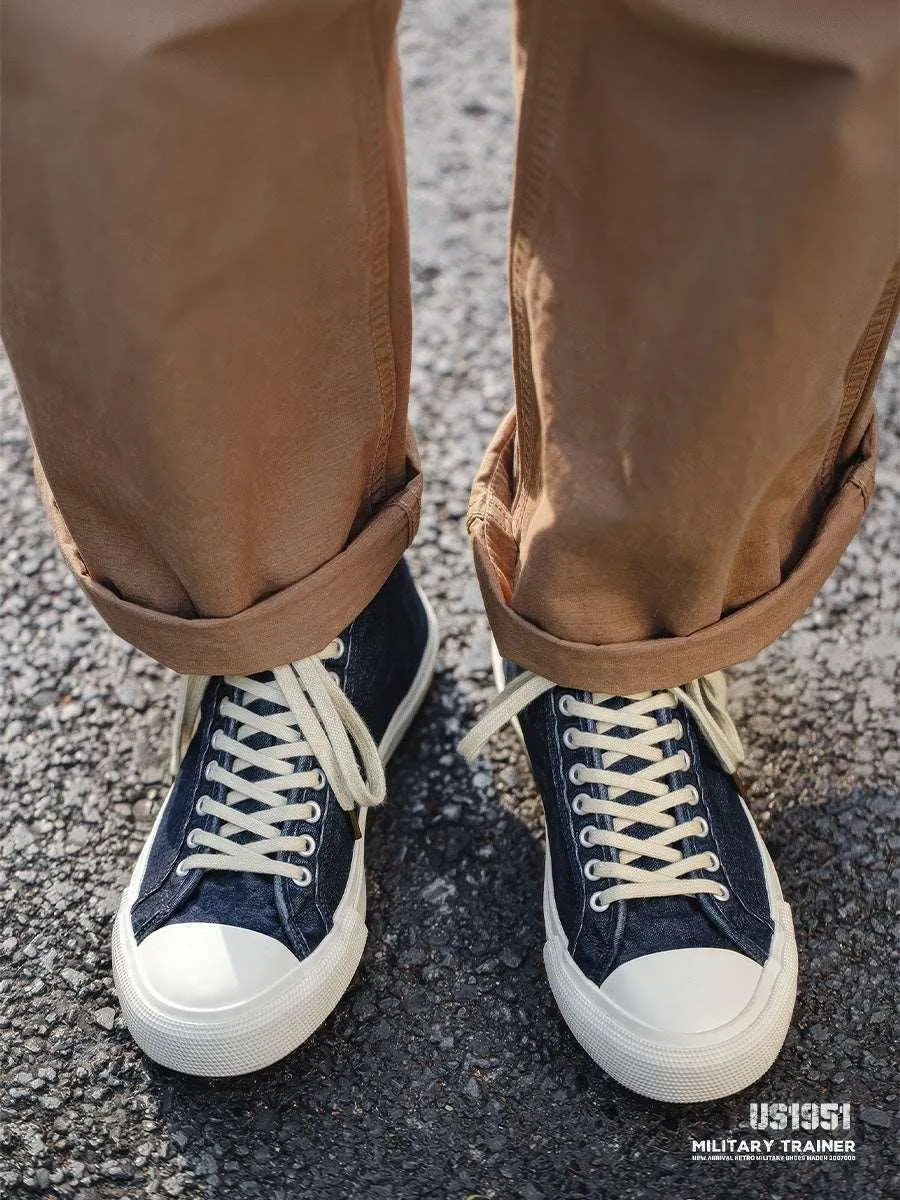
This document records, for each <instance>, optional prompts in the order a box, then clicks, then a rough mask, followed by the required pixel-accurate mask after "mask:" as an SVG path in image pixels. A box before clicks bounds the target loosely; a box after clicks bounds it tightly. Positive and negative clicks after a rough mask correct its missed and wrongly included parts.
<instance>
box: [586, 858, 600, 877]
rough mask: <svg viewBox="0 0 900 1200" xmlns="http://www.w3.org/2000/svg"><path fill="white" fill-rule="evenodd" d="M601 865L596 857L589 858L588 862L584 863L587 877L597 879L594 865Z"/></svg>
mask: <svg viewBox="0 0 900 1200" xmlns="http://www.w3.org/2000/svg"><path fill="white" fill-rule="evenodd" d="M599 866H600V863H599V862H598V861H597V859H596V858H589V859H588V860H587V862H586V863H585V864H584V877H585V879H596V878H597V876H596V875H595V874H594V867H599Z"/></svg>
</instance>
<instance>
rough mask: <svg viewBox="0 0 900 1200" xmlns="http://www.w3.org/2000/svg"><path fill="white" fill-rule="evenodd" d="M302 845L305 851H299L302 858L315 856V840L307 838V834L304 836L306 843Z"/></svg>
mask: <svg viewBox="0 0 900 1200" xmlns="http://www.w3.org/2000/svg"><path fill="white" fill-rule="evenodd" d="M304 845H305V849H303V850H301V851H300V853H301V854H302V855H303V857H304V858H309V856H310V855H311V854H315V852H316V839H315V838H314V837H310V836H309V834H307V835H306V842H305V843H304Z"/></svg>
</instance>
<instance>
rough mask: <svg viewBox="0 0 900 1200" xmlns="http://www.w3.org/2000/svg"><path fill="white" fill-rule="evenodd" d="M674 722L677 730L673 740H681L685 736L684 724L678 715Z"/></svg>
mask: <svg viewBox="0 0 900 1200" xmlns="http://www.w3.org/2000/svg"><path fill="white" fill-rule="evenodd" d="M674 724H675V729H676V732H675V733H673V734H672V739H673V741H676V742H680V741H681V739H682V738H683V737H684V726H683V725H682V723H681V722H680V721H679V720H678V718H677V717H676V718H675V721H674Z"/></svg>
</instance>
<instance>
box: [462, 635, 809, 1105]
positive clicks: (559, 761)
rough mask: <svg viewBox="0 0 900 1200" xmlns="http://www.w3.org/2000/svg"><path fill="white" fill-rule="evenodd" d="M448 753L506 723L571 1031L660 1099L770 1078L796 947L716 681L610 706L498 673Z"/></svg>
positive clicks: (548, 950)
mask: <svg viewBox="0 0 900 1200" xmlns="http://www.w3.org/2000/svg"><path fill="white" fill-rule="evenodd" d="M494 668H495V675H496V677H497V685H498V688H499V689H500V695H499V696H498V697H497V699H496V700H495V701H494V702H493V704H492V705H491V706H490V707H489V708H488V710H487V712H486V713H485V715H484V716H483V717H482V718H481V720H480V721H479V722H478V724H477V725H476V726H475V728H474V729H473V730H472V732H471V733H470V734H469V735H468V736H467V737H466V738H465V739H464V740H463V742H462V743H461V746H460V749H461V750H462V751H463V753H464V754H465V755H466V757H467V758H469V759H470V761H471V760H472V759H473V758H474V757H475V755H476V754H477V753H478V750H479V749H480V747H481V746H482V745H484V743H485V741H486V740H487V739H488V738H489V737H490V736H491V735H492V734H493V733H494V732H496V731H497V730H498V729H499V728H500V727H501V726H502V725H504V724H506V723H507V722H508V721H514V722H515V723H516V725H517V727H518V728H519V731H520V733H521V735H522V738H523V740H524V743H525V746H526V749H527V751H528V755H529V757H530V759H531V766H532V770H533V772H534V776H535V779H536V781H537V785H538V789H539V791H540V794H541V797H542V799H543V803H544V814H545V818H546V825H547V858H546V871H545V881H544V919H545V923H546V933H547V940H546V943H545V946H544V962H545V965H546V969H547V975H548V978H549V980H550V986H551V988H552V990H553V995H554V997H555V999H556V1002H557V1005H558V1006H559V1009H560V1012H561V1013H562V1015H563V1017H564V1019H565V1021H566V1023H567V1024H568V1026H569V1028H570V1029H571V1030H572V1032H573V1033H574V1034H575V1037H576V1038H577V1039H578V1041H579V1042H580V1043H581V1045H582V1046H583V1047H584V1049H585V1050H586V1051H587V1052H588V1054H589V1055H590V1056H591V1057H592V1058H593V1059H594V1061H595V1062H597V1063H599V1065H600V1066H601V1067H603V1069H604V1070H606V1071H607V1072H608V1073H609V1074H610V1075H612V1076H613V1078H614V1079H617V1080H618V1081H619V1082H620V1083H623V1084H624V1085H625V1086H626V1087H629V1088H631V1089H632V1090H633V1091H636V1092H639V1093H641V1094H642V1095H644V1096H649V1097H651V1098H652V1099H655V1100H670V1101H681V1102H688V1101H698V1100H714V1099H718V1098H720V1097H722V1096H727V1095H731V1094H732V1093H733V1092H736V1091H739V1090H740V1089H741V1088H744V1087H747V1086H748V1085H749V1084H751V1083H753V1082H754V1081H755V1080H757V1079H758V1078H759V1077H760V1076H761V1075H762V1074H763V1073H764V1072H765V1071H767V1070H768V1069H769V1067H770V1066H771V1065H772V1063H773V1062H774V1061H775V1058H776V1057H777V1055H778V1052H779V1050H780V1049H781V1046H782V1044H783V1042H784V1039H785V1037H786V1035H787V1031H788V1027H789V1025H790V1020H791V1013H792V1011H793V1007H794V999H795V997H796V991H797V948H796V944H795V941H794V931H793V924H792V921H791V912H790V908H789V907H788V905H787V904H785V902H784V899H783V897H782V894H781V888H780V886H779V883H778V876H777V875H776V873H775V868H774V866H773V864H772V860H771V859H770V857H769V855H768V853H767V851H766V848H765V846H764V845H763V843H762V839H761V838H760V836H759V833H758V831H757V829H756V826H755V824H754V823H753V819H752V817H751V816H750V813H749V811H748V809H747V806H746V805H745V803H744V801H743V799H742V797H741V795H740V791H739V789H738V786H737V783H736V779H735V775H734V772H735V769H736V766H737V763H738V761H739V760H740V758H741V757H742V750H741V744H740V739H739V738H738V735H737V731H736V730H735V728H734V725H733V724H732V722H731V719H730V718H729V716H728V714H727V712H726V711H725V708H724V699H725V685H724V679H723V677H722V675H721V674H716V675H710V676H706V677H704V678H702V679H699V680H695V681H694V682H693V683H689V684H686V685H685V686H683V687H673V688H668V689H665V690H661V691H655V692H646V693H642V694H640V695H635V696H607V695H597V694H594V693H591V692H583V691H577V690H574V689H572V688H564V687H559V686H557V685H555V684H553V683H551V682H550V681H549V680H547V679H542V678H541V677H540V676H538V675H535V674H533V673H532V672H530V671H519V669H518V668H517V667H515V666H513V665H512V664H509V663H503V662H501V661H500V660H499V657H498V656H497V655H496V652H495V663H494Z"/></svg>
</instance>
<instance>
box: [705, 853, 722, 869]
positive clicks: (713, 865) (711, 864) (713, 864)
mask: <svg viewBox="0 0 900 1200" xmlns="http://www.w3.org/2000/svg"><path fill="white" fill-rule="evenodd" d="M721 865H722V864H721V863H720V862H719V856H718V854H710V855H708V856H707V866H706V869H707V871H718V869H719V867H720V866H721Z"/></svg>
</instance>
